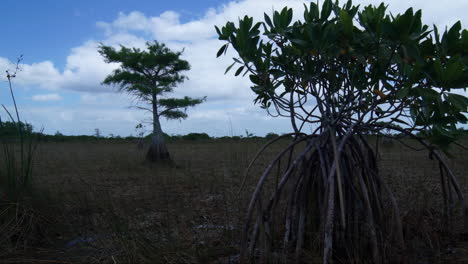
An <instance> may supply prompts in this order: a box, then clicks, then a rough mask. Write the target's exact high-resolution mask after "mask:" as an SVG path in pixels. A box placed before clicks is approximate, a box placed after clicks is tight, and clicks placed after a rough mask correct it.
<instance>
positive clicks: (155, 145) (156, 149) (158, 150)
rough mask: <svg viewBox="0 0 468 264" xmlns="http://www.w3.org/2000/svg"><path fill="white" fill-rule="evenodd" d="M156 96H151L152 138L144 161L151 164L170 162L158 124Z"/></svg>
mask: <svg viewBox="0 0 468 264" xmlns="http://www.w3.org/2000/svg"><path fill="white" fill-rule="evenodd" d="M156 99H157V98H156V94H153V102H152V104H153V137H152V138H151V144H150V147H149V149H148V153H146V159H147V160H148V161H151V162H158V161H170V160H171V157H170V155H169V151H168V150H167V147H166V143H165V142H164V136H163V131H162V129H161V124H160V123H159V115H158V107H157V100H156Z"/></svg>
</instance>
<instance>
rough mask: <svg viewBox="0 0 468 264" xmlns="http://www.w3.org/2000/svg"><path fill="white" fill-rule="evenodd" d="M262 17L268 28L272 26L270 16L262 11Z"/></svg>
mask: <svg viewBox="0 0 468 264" xmlns="http://www.w3.org/2000/svg"><path fill="white" fill-rule="evenodd" d="M263 17H264V18H265V22H266V23H267V24H268V26H270V28H272V27H273V23H272V22H271V19H270V17H269V16H268V15H267V14H266V13H263Z"/></svg>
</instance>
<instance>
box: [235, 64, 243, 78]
mask: <svg viewBox="0 0 468 264" xmlns="http://www.w3.org/2000/svg"><path fill="white" fill-rule="evenodd" d="M243 70H244V66H240V67H239V69H237V71H236V73H235V74H234V76H238V75H239V74H241V72H242V71H243Z"/></svg>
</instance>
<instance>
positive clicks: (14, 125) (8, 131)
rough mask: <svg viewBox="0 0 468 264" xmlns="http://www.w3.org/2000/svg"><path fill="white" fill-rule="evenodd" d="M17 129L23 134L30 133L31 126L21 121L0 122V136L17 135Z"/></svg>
mask: <svg viewBox="0 0 468 264" xmlns="http://www.w3.org/2000/svg"><path fill="white" fill-rule="evenodd" d="M18 129H20V130H21V131H23V133H24V134H25V135H31V134H32V133H33V132H32V131H33V126H32V125H31V124H28V123H23V122H11V121H7V122H0V137H4V138H5V137H9V138H10V137H17V136H18Z"/></svg>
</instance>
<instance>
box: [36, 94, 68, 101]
mask: <svg viewBox="0 0 468 264" xmlns="http://www.w3.org/2000/svg"><path fill="white" fill-rule="evenodd" d="M31 99H32V100H33V101H39V102H46V101H60V100H62V99H63V98H62V96H60V95H59V94H56V93H52V94H37V95H33V96H32V97H31Z"/></svg>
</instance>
